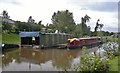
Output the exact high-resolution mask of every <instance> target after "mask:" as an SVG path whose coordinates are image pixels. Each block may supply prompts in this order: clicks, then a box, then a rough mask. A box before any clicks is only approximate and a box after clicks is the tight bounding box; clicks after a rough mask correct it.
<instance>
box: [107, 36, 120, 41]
mask: <svg viewBox="0 0 120 73" xmlns="http://www.w3.org/2000/svg"><path fill="white" fill-rule="evenodd" d="M107 40H108V41H112V42H118V37H117V36H107Z"/></svg>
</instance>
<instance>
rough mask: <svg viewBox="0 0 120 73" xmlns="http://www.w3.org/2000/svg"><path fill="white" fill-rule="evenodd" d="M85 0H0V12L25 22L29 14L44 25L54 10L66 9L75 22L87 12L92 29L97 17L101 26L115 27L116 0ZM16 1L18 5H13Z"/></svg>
mask: <svg viewBox="0 0 120 73" xmlns="http://www.w3.org/2000/svg"><path fill="white" fill-rule="evenodd" d="M86 1H88V0H85V1H84V2H83V0H0V12H2V10H7V11H8V13H9V15H10V17H11V18H12V19H13V20H19V21H25V22H27V20H28V17H29V16H32V17H33V19H35V21H36V22H38V21H40V20H42V24H44V25H46V24H47V23H51V18H52V15H53V13H54V12H57V11H58V10H59V11H61V10H66V9H67V10H69V11H70V12H72V13H73V16H74V20H75V23H81V17H83V16H84V15H85V14H88V15H89V16H90V17H91V19H90V22H89V23H87V25H89V26H91V28H92V30H93V28H94V27H95V24H96V21H97V19H100V23H102V24H105V26H104V27H103V28H106V29H109V30H110V28H107V27H106V26H109V27H114V28H116V26H117V25H118V23H117V22H118V21H117V19H118V17H117V16H118V15H117V9H116V8H115V7H116V3H117V2H90V1H88V2H86ZM92 1H95V0H92ZM99 1H100V0H99ZM1 2H2V3H1ZM14 2H15V3H14ZM17 3H18V5H14V4H17ZM19 3H20V4H21V5H22V6H21V5H19ZM110 24H114V25H110ZM111 29H112V28H111Z"/></svg>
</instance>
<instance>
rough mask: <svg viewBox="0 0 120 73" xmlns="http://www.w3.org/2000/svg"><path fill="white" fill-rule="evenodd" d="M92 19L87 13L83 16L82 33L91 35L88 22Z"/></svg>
mask: <svg viewBox="0 0 120 73" xmlns="http://www.w3.org/2000/svg"><path fill="white" fill-rule="evenodd" d="M90 19H91V18H90V17H89V16H88V15H87V14H86V15H85V16H84V17H82V18H81V26H82V27H81V29H82V35H89V34H88V32H89V31H90V26H89V27H88V26H87V25H86V23H87V22H89V21H90Z"/></svg>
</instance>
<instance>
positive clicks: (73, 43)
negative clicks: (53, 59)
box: [67, 37, 101, 48]
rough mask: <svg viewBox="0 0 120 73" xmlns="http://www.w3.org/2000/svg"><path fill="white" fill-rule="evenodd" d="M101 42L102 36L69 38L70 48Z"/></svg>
mask: <svg viewBox="0 0 120 73" xmlns="http://www.w3.org/2000/svg"><path fill="white" fill-rule="evenodd" d="M100 43H101V38H100V37H87V38H72V39H68V43H67V47H68V48H77V47H82V46H89V45H90V46H92V45H97V44H100Z"/></svg>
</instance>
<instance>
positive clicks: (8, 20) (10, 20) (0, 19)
mask: <svg viewBox="0 0 120 73" xmlns="http://www.w3.org/2000/svg"><path fill="white" fill-rule="evenodd" d="M3 21H4V22H7V23H10V24H13V23H14V22H15V21H14V20H12V19H7V18H3V17H2V16H0V22H3Z"/></svg>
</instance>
